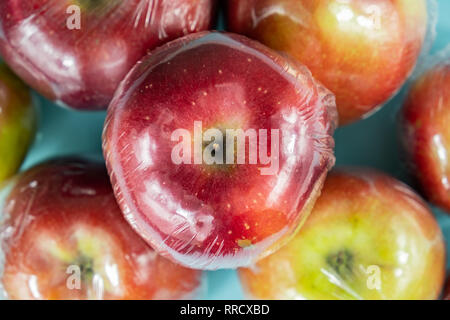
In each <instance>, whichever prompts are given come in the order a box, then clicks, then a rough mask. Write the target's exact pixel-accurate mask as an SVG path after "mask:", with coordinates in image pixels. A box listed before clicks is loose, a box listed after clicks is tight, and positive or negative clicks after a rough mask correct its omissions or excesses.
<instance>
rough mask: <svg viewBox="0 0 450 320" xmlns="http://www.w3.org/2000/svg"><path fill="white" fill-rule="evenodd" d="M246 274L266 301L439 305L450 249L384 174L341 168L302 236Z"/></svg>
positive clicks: (422, 208) (416, 203)
mask: <svg viewBox="0 0 450 320" xmlns="http://www.w3.org/2000/svg"><path fill="white" fill-rule="evenodd" d="M239 273H240V278H241V280H242V283H243V285H244V287H245V289H246V291H247V293H248V294H249V296H250V297H253V298H260V299H437V298H438V297H439V295H440V293H441V290H442V286H443V282H444V277H445V245H444V239H443V235H442V233H441V230H440V228H439V225H438V224H437V222H436V220H435V218H434V217H433V215H432V213H431V211H430V209H429V208H428V207H427V205H426V204H425V202H424V201H422V200H421V198H419V197H418V196H417V195H416V194H415V193H414V192H413V191H412V190H411V189H410V188H409V187H407V186H406V185H404V184H402V183H401V182H399V181H397V180H395V179H393V178H391V177H389V176H386V175H384V174H383V173H380V172H377V171H372V170H369V169H352V170H349V169H340V170H337V171H334V172H332V173H330V174H329V176H328V178H327V180H326V182H325V186H324V188H323V190H322V195H321V196H320V197H319V199H318V200H317V202H316V205H315V207H314V209H313V212H312V213H311V215H310V217H309V218H308V220H307V221H306V223H305V225H304V226H303V228H302V229H301V230H300V232H299V233H298V234H297V235H296V237H295V238H294V239H293V240H292V241H291V242H289V243H288V244H287V245H286V246H285V247H283V248H282V249H280V250H279V251H277V252H276V253H275V254H273V255H271V256H269V257H267V258H265V259H263V260H261V261H260V262H258V263H257V264H256V265H255V266H254V267H253V268H248V269H240V271H239Z"/></svg>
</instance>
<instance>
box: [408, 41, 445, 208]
mask: <svg viewBox="0 0 450 320" xmlns="http://www.w3.org/2000/svg"><path fill="white" fill-rule="evenodd" d="M449 121H450V47H449V48H447V49H445V50H443V51H442V52H439V53H438V54H436V55H434V56H431V57H430V58H429V59H428V62H427V63H425V64H424V66H423V67H422V68H421V70H419V72H418V73H417V74H416V76H415V78H414V79H413V81H412V84H411V86H410V87H409V91H408V93H407V95H406V98H405V101H404V103H403V107H402V109H401V111H400V117H399V123H400V138H401V142H402V146H403V150H404V151H405V152H404V160H406V162H407V164H408V169H409V171H410V173H412V175H413V176H414V177H415V178H416V180H417V182H418V184H419V187H420V189H421V191H422V192H423V194H424V195H425V196H426V197H427V199H429V200H430V201H431V202H432V203H434V204H436V205H438V206H440V207H441V208H443V209H444V210H445V211H447V212H449V213H450V180H449V179H450V173H449V172H450V162H449V157H450V127H449V123H450V122H449Z"/></svg>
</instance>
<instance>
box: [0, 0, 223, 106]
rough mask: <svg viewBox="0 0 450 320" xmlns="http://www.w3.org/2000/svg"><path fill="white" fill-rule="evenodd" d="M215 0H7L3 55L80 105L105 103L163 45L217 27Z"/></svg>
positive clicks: (57, 95)
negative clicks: (134, 68)
mask: <svg viewBox="0 0 450 320" xmlns="http://www.w3.org/2000/svg"><path fill="white" fill-rule="evenodd" d="M214 7H215V0H158V1H153V0H128V1H121V0H46V1H42V0H2V1H0V30H1V36H0V55H2V56H3V58H4V59H5V61H6V62H7V63H8V64H9V65H10V67H11V68H12V69H13V70H14V71H15V72H16V73H17V74H18V75H19V76H20V77H21V78H23V79H24V80H25V81H26V82H27V83H28V84H29V85H30V86H32V87H33V88H34V89H36V90H37V91H38V92H39V93H41V94H43V95H44V96H46V97H47V98H49V99H51V100H56V101H57V102H58V103H59V104H61V105H64V106H70V107H73V108H75V109H83V110H86V109H90V110H95V109H103V108H106V106H107V105H108V104H109V102H110V100H111V98H112V96H113V94H114V91H115V90H116V88H117V86H118V84H119V83H120V81H121V80H122V79H123V78H124V77H125V75H126V74H127V72H128V71H129V70H130V69H131V67H132V66H133V65H134V64H135V63H136V62H137V61H138V60H139V59H140V58H141V57H142V56H143V55H144V54H145V53H146V52H147V51H149V50H152V49H154V48H155V47H157V46H160V45H161V44H163V43H165V42H167V41H169V40H172V39H175V38H177V37H180V36H182V35H184V34H187V33H192V32H196V31H201V30H207V29H209V28H210V26H211V23H212V19H213V17H214Z"/></svg>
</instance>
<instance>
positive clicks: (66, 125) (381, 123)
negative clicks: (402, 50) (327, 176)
mask: <svg viewBox="0 0 450 320" xmlns="http://www.w3.org/2000/svg"><path fill="white" fill-rule="evenodd" d="M411 1H415V0H411ZM438 5H439V10H438V11H439V19H438V23H437V37H436V40H435V42H434V44H433V46H432V49H431V54H434V53H436V52H439V51H440V50H442V49H444V48H445V47H446V46H447V44H448V43H449V42H450V1H449V0H438ZM405 87H406V86H405ZM405 92H406V90H405V88H403V90H402V91H400V92H399V94H398V95H397V96H396V97H394V98H393V99H392V100H391V102H389V103H388V104H387V105H386V106H384V107H383V109H381V111H379V112H378V113H376V114H375V115H373V116H372V117H370V118H368V119H366V120H363V121H360V122H358V123H356V124H354V125H350V126H347V127H344V128H340V129H338V130H337V132H336V136H335V137H336V157H337V165H338V166H342V165H357V166H370V167H375V168H378V169H381V170H383V171H385V172H387V173H389V174H391V175H393V176H394V177H397V178H399V179H401V180H403V181H405V182H409V181H408V176H407V173H406V170H405V164H404V163H403V162H402V161H401V160H400V154H399V146H398V143H397V135H396V121H395V119H396V114H397V111H398V109H399V107H400V105H401V102H402V97H403V96H404V94H405ZM38 101H39V104H40V109H41V119H40V129H39V133H38V135H37V138H36V141H35V143H34V145H33V147H32V150H31V152H30V153H29V155H28V157H27V159H26V160H25V163H24V166H23V168H24V169H25V168H28V167H30V166H32V165H34V164H36V163H39V162H40V161H42V160H45V159H48V158H51V157H54V156H57V155H73V154H79V155H86V154H89V155H101V133H102V127H103V121H104V118H105V112H95V113H90V112H76V111H70V110H65V109H62V108H60V107H57V106H56V105H54V104H53V103H51V102H49V101H47V100H45V99H43V98H41V97H38ZM449 125H450V124H449ZM433 211H434V212H435V214H436V216H437V218H438V220H439V223H440V225H441V227H442V228H443V230H444V233H445V234H446V240H447V247H449V244H450V216H447V215H445V214H444V213H443V212H442V211H440V210H438V209H434V210H433ZM447 262H448V263H447V265H450V263H449V262H450V259H449V257H447ZM204 298H207V299H242V298H243V293H242V290H241V287H240V285H239V281H238V278H237V276H236V273H235V271H232V270H222V271H214V272H208V273H207V291H206V293H205V296H204Z"/></svg>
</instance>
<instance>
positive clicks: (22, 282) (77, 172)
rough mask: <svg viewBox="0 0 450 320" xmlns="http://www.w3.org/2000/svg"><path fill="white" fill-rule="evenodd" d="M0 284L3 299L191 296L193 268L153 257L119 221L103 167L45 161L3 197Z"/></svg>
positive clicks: (196, 275)
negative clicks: (2, 262) (2, 254)
mask: <svg viewBox="0 0 450 320" xmlns="http://www.w3.org/2000/svg"><path fill="white" fill-rule="evenodd" d="M4 201H5V203H4V206H3V210H2V213H3V217H4V218H5V219H6V220H5V221H4V223H3V226H2V229H1V235H2V249H3V251H4V252H5V265H4V270H3V274H2V277H1V283H2V285H3V287H4V289H5V291H6V293H7V297H8V298H11V299H45V300H47V299H52V300H53V299H56V300H60V299H64V300H66V299H67V300H71V299H146V300H147V299H178V298H191V297H192V296H193V295H194V294H195V293H196V292H197V289H198V288H199V285H200V280H201V272H200V271H196V270H191V269H187V268H184V267H182V266H179V265H176V264H174V263H172V262H170V261H168V260H167V259H165V258H162V257H161V256H159V255H157V254H156V252H155V251H154V250H153V249H151V248H150V247H149V246H148V245H147V244H146V243H145V242H144V241H143V240H142V239H141V238H140V237H139V236H138V235H137V234H136V233H135V232H134V231H133V230H132V229H131V228H130V226H129V224H128V223H127V222H126V221H125V220H124V219H123V217H122V214H121V211H120V209H119V207H118V206H117V203H116V201H115V198H114V195H113V191H112V188H111V184H110V182H109V178H108V175H107V172H106V168H105V167H104V164H100V163H96V162H93V161H87V160H80V159H75V158H70V159H69V158H64V159H58V160H52V161H49V162H47V163H45V164H41V165H38V166H36V167H34V168H32V169H30V170H28V171H26V172H25V173H23V174H21V175H20V176H19V177H18V178H16V179H15V182H14V184H13V186H12V187H11V189H10V191H9V192H8V193H7V197H6V199H5V200H4Z"/></svg>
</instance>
